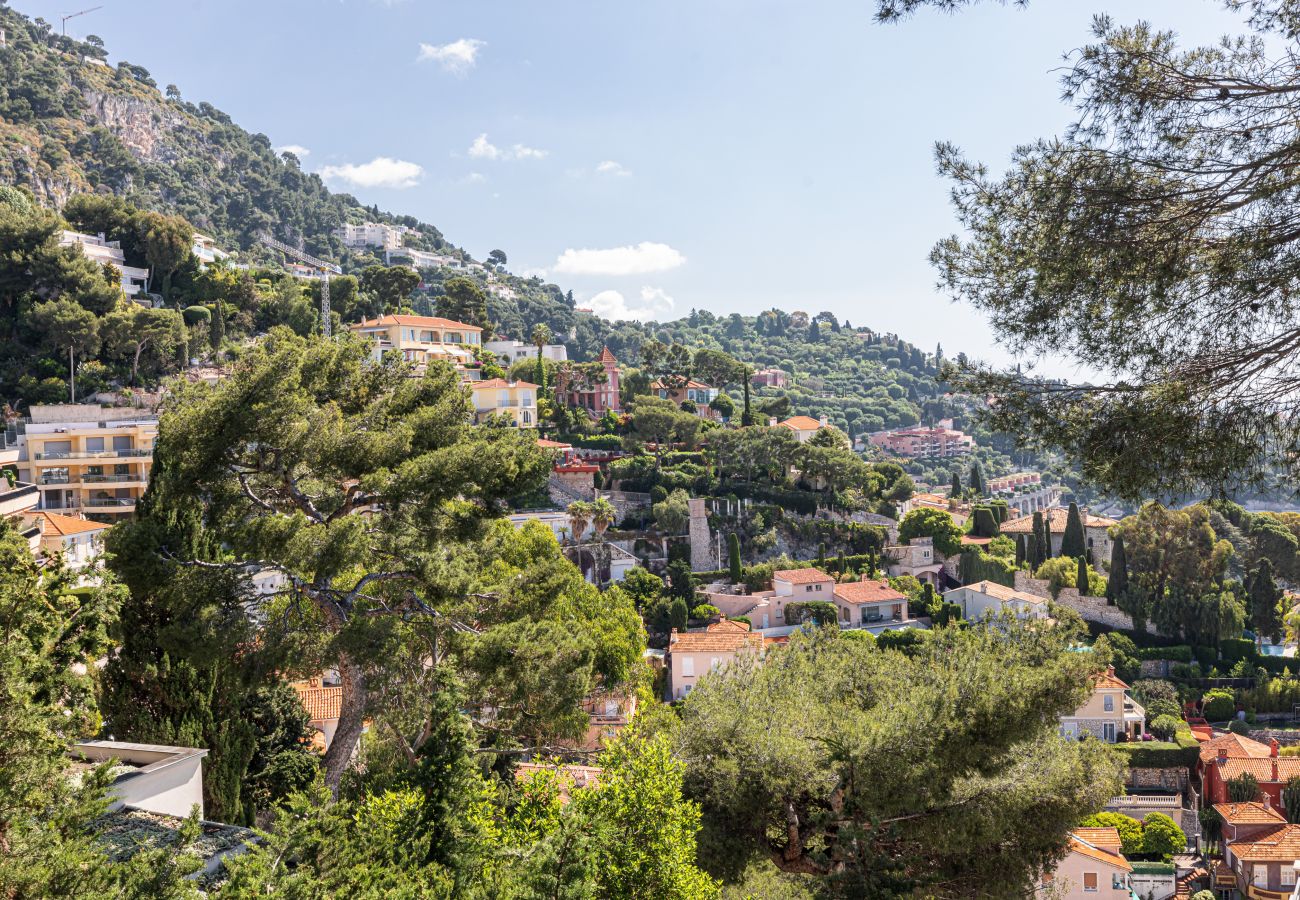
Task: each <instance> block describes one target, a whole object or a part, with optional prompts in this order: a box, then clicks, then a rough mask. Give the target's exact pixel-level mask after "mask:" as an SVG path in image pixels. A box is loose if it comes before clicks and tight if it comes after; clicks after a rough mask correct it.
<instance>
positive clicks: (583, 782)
mask: <svg viewBox="0 0 1300 900" xmlns="http://www.w3.org/2000/svg"><path fill="white" fill-rule="evenodd" d="M545 769H552V770H555V771H557V772H560V773H562V774H564V775H566V776H568V778H569V779H570V780H571V781H570V782H569V783H566V782H564V781H562V782H561V784H560V802H561V803H568V802H569V788H570V787H573V788H585V787H592V786H594V785H595V784H596V783H597V782H599V781H600V773H601V772H603V771H604V769H602V768H601V767H600V766H579V765H566V764H562V763H530V762H526V763H520V764H519V765H518V766H516V767H515V781H518V782H520V783H521V784H522V783H524V782H527V781H528V780H529V779H530V778H532V777H533V776H534V775H536V774H537V773H538V772H541V771H543V770H545Z"/></svg>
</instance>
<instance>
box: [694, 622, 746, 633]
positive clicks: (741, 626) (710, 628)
mask: <svg viewBox="0 0 1300 900" xmlns="http://www.w3.org/2000/svg"><path fill="white" fill-rule="evenodd" d="M704 630H705V631H706V632H708V633H709V634H718V633H726V632H737V633H744V632H746V631H750V630H752V629H751V628H750V627H749V625H748V623H745V622H737V621H736V620H735V619H723V620H722V621H721V622H713V623H712V624H710V625H707V626H706V627H705V629H704Z"/></svg>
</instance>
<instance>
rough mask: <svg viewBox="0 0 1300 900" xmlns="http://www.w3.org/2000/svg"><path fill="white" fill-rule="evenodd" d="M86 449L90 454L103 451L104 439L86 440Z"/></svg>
mask: <svg viewBox="0 0 1300 900" xmlns="http://www.w3.org/2000/svg"><path fill="white" fill-rule="evenodd" d="M86 449H87V450H88V451H92V452H94V451H99V450H103V449H104V439H103V438H102V437H93V438H86Z"/></svg>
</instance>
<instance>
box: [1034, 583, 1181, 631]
mask: <svg viewBox="0 0 1300 900" xmlns="http://www.w3.org/2000/svg"><path fill="white" fill-rule="evenodd" d="M1015 588H1016V590H1018V591H1022V592H1024V593H1026V594H1033V595H1034V596H1035V597H1051V596H1052V592H1051V590H1050V589H1049V587H1048V582H1047V579H1045V578H1032V577H1030V576H1029V574H1028V573H1026V572H1023V571H1018V572H1016V584H1015ZM1056 602H1057V603H1059V604H1061V605H1062V606H1065V607H1068V608H1070V609H1072V610H1074V611H1075V612H1077V613H1078V614H1079V615H1080V616H1082V617H1083V619H1084V621H1086V622H1097V623H1099V624H1101V625H1106V626H1108V627H1110V628H1121V629H1124V630H1125V631H1132V630H1133V619H1132V618H1131V617H1129V615H1128V614H1127V613H1124V612H1122V611H1121V610H1120V609H1119V607H1117V606H1111V605H1110V602H1109V601H1108V600H1107V599H1106V598H1105V597H1088V596H1083V595H1080V593H1079V589H1078V588H1072V587H1063V588H1061V590H1060V593H1058V594H1057V595H1056ZM1147 633H1148V634H1156V633H1157V632H1156V628H1155V626H1154V625H1152V624H1151V623H1150V622H1148V623H1147Z"/></svg>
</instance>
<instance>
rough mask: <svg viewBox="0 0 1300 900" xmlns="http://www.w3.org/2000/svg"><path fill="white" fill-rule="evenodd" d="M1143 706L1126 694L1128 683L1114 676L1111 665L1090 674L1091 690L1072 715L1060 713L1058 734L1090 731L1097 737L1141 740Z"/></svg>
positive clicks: (1069, 735)
mask: <svg viewBox="0 0 1300 900" xmlns="http://www.w3.org/2000/svg"><path fill="white" fill-rule="evenodd" d="M1145 731H1146V710H1145V709H1143V708H1142V707H1141V706H1140V705H1139V704H1138V702H1137V701H1136V700H1134V699H1132V698H1131V697H1129V696H1128V685H1127V684H1125V683H1124V682H1123V681H1120V680H1119V679H1118V678H1116V677H1115V667H1114V666H1110V667H1109V668H1108V669H1107V670H1106V671H1105V672H1104V673H1102V674H1100V675H1095V676H1093V686H1092V693H1091V694H1090V695H1089V696H1088V699H1087V700H1086V701H1085V702H1084V704H1083V705H1082V706H1080V707H1079V708H1078V709H1076V710H1075V711H1074V714H1073V715H1069V716H1061V736H1062V737H1066V738H1076V737H1082V736H1084V735H1085V734H1087V735H1091V736H1092V737H1094V738H1097V739H1098V740H1100V741H1105V742H1106V743H1108V744H1114V743H1116V742H1117V741H1121V740H1126V741H1134V740H1141V739H1142V734H1143V732H1145Z"/></svg>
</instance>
